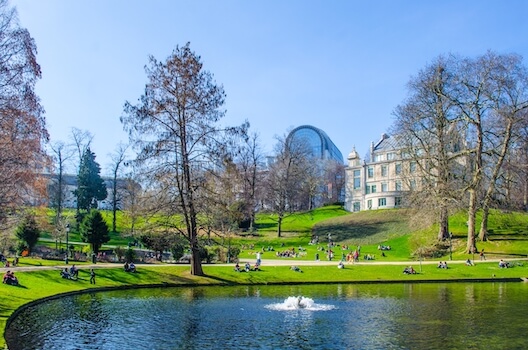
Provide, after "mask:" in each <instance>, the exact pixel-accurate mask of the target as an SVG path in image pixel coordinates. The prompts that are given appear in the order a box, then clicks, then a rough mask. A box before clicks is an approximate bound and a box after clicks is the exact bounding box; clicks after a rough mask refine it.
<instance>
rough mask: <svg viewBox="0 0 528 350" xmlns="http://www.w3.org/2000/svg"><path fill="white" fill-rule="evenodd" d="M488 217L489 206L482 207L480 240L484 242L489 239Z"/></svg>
mask: <svg viewBox="0 0 528 350" xmlns="http://www.w3.org/2000/svg"><path fill="white" fill-rule="evenodd" d="M488 217H489V208H488V207H487V206H486V207H484V208H482V222H481V223H480V232H479V240H480V241H482V242H484V241H487V240H488Z"/></svg>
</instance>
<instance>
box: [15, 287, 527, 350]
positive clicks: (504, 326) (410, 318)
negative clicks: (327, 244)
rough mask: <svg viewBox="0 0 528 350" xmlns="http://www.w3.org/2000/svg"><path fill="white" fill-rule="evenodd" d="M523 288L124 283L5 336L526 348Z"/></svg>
mask: <svg viewBox="0 0 528 350" xmlns="http://www.w3.org/2000/svg"><path fill="white" fill-rule="evenodd" d="M299 296H302V297H303V298H301V299H298V297H299ZM527 297H528V283H471V284H469V283H468V284H465V283H460V284H458V283H456V284H455V283H450V284H377V285H354V284H339V285H337V284H336V285H300V286H250V287H247V286H244V287H203V288H164V289H140V290H126V291H115V292H102V293H93V294H84V295H79V296H72V297H65V298H62V299H59V300H54V301H50V302H46V303H43V304H41V305H38V306H35V307H32V308H29V309H27V310H26V311H25V312H23V313H21V314H20V316H19V317H17V318H16V319H15V320H14V322H13V323H12V324H11V325H10V327H9V328H8V329H7V330H6V339H7V342H8V345H9V348H10V349H11V350H17V349H83V350H84V349H87V350H89V349H149V350H154V349H164V350H165V349H527V348H528V334H527V331H528V314H527V312H528V307H527V300H528V299H527ZM299 301H300V304H299Z"/></svg>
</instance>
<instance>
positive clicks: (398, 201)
mask: <svg viewBox="0 0 528 350" xmlns="http://www.w3.org/2000/svg"><path fill="white" fill-rule="evenodd" d="M401 203H402V199H401V197H394V206H396V207H399V206H400V205H401Z"/></svg>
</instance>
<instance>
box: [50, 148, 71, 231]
mask: <svg viewBox="0 0 528 350" xmlns="http://www.w3.org/2000/svg"><path fill="white" fill-rule="evenodd" d="M50 148H51V152H52V158H53V164H54V171H53V173H54V176H53V180H54V181H53V182H52V183H51V185H50V186H49V190H48V191H49V195H50V198H51V205H52V207H53V208H55V210H56V215H55V216H56V220H55V221H56V224H58V223H59V222H60V221H61V217H62V210H63V208H64V201H65V199H66V183H65V179H64V175H65V172H66V163H67V162H68V160H69V159H70V158H71V156H72V150H71V149H70V148H69V147H68V146H67V145H66V144H64V142H61V141H59V142H55V143H53V144H52V145H51V146H50ZM55 181H56V182H55Z"/></svg>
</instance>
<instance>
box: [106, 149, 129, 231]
mask: <svg viewBox="0 0 528 350" xmlns="http://www.w3.org/2000/svg"><path fill="white" fill-rule="evenodd" d="M127 150H128V145H125V144H123V143H119V144H118V145H117V148H116V149H115V151H114V153H112V154H111V155H110V158H111V160H112V164H111V170H112V231H114V232H117V210H118V208H119V204H120V201H121V196H120V192H121V189H123V187H124V185H125V183H124V181H119V178H120V176H121V175H122V174H123V171H122V170H123V167H124V166H126V165H127V164H128V162H127V158H126V152H127Z"/></svg>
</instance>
